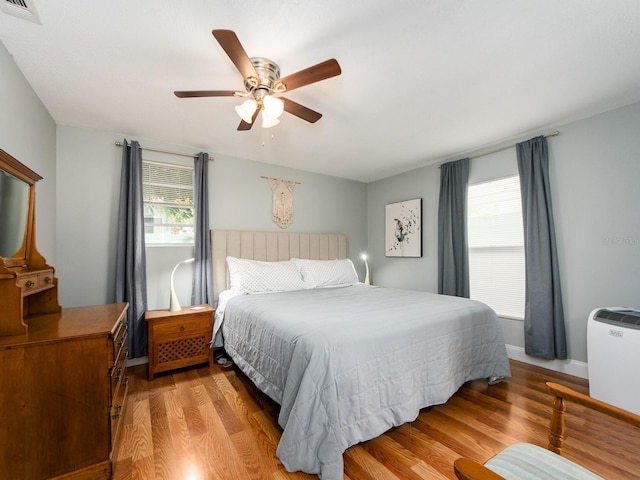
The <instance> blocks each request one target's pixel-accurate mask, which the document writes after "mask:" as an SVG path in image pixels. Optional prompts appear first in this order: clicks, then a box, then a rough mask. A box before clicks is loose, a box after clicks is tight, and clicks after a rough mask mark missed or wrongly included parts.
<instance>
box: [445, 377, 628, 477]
mask: <svg viewBox="0 0 640 480" xmlns="http://www.w3.org/2000/svg"><path fill="white" fill-rule="evenodd" d="M546 385H547V391H548V392H549V393H550V394H551V395H553V412H552V414H551V422H550V425H549V443H548V446H547V449H548V450H550V451H552V452H555V453H557V454H558V455H561V454H562V446H563V444H564V438H565V437H564V434H565V418H564V414H565V411H566V409H567V402H572V403H576V404H578V405H582V406H584V407H587V408H590V409H592V410H595V411H598V412H600V413H603V414H605V415H608V416H610V417H613V418H616V419H618V420H621V421H623V422H625V423H628V424H630V425H634V426H636V427H640V415H636V414H634V413H631V412H628V411H626V410H622V409H621V408H618V407H615V406H613V405H610V404H608V403H605V402H601V401H600V400H596V399H595V398H592V397H590V396H589V395H585V394H583V393H580V392H576V391H575V390H573V389H571V388H569V387H566V386H564V385H559V384H557V383H553V382H547V383H546ZM542 451H543V452H544V449H542ZM549 455H551V454H549ZM499 456H500V454H498V455H497V456H496V457H495V458H498V457H499ZM555 458H558V457H555ZM565 461H567V462H568V460H565ZM453 470H454V472H455V474H456V477H457V478H458V479H459V480H505V479H504V477H502V476H501V475H498V474H497V473H495V472H494V471H492V470H490V469H488V468H487V467H485V466H484V465H481V464H479V463H477V462H475V461H473V460H470V459H468V458H459V459H457V460H456V461H455V462H454V464H453Z"/></svg>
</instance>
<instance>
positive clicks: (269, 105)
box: [262, 95, 284, 118]
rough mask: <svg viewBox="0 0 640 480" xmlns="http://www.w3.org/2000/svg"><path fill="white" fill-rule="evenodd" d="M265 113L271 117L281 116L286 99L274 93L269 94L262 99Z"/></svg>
mask: <svg viewBox="0 0 640 480" xmlns="http://www.w3.org/2000/svg"><path fill="white" fill-rule="evenodd" d="M262 105H264V112H265V115H268V116H269V117H271V118H280V115H282V112H283V111H284V101H282V100H281V99H280V98H276V97H274V96H272V95H267V96H265V97H264V98H263V99H262Z"/></svg>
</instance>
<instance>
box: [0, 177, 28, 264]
mask: <svg viewBox="0 0 640 480" xmlns="http://www.w3.org/2000/svg"><path fill="white" fill-rule="evenodd" d="M28 214H29V184H27V183H25V182H23V181H22V180H20V179H18V178H16V177H14V176H13V175H11V174H10V173H7V172H5V171H3V170H0V257H5V258H13V257H15V256H17V255H19V254H20V251H21V248H22V246H23V244H24V242H25V236H26V234H27V216H28Z"/></svg>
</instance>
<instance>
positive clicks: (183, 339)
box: [145, 305, 215, 380]
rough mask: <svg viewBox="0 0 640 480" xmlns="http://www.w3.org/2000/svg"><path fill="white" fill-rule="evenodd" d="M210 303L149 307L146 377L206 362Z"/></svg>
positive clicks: (210, 359) (210, 358) (210, 328)
mask: <svg viewBox="0 0 640 480" xmlns="http://www.w3.org/2000/svg"><path fill="white" fill-rule="evenodd" d="M214 312H215V310H214V309H213V308H212V307H211V306H209V305H195V306H192V307H182V309H181V310H179V311H177V312H170V311H169V310H149V311H147V312H146V313H145V320H146V321H147V325H148V327H149V380H153V376H154V375H155V374H156V373H158V372H165V371H167V370H174V369H176V368H182V367H187V366H190V365H197V364H200V363H205V362H209V365H210V366H211V365H212V364H213V351H212V350H211V347H210V345H209V342H210V341H211V335H212V333H213V314H214Z"/></svg>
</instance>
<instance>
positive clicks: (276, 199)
mask: <svg viewBox="0 0 640 480" xmlns="http://www.w3.org/2000/svg"><path fill="white" fill-rule="evenodd" d="M262 178H265V179H266V180H267V181H268V182H269V185H270V186H271V192H272V201H271V202H272V208H273V212H272V217H271V218H272V219H273V222H274V223H275V224H276V225H278V226H279V227H280V228H287V227H288V226H289V225H291V224H292V223H293V189H294V187H295V186H296V185H300V182H294V181H291V180H283V179H282V178H272V177H262Z"/></svg>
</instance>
